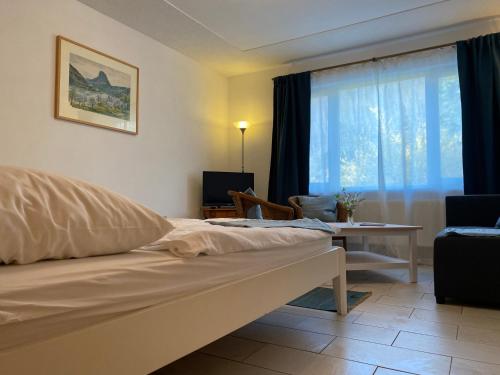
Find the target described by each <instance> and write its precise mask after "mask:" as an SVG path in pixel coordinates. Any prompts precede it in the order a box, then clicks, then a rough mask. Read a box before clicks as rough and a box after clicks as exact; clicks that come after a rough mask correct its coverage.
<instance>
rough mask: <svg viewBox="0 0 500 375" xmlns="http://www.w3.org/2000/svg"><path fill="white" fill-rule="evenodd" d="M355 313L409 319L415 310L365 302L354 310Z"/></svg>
mask: <svg viewBox="0 0 500 375" xmlns="http://www.w3.org/2000/svg"><path fill="white" fill-rule="evenodd" d="M354 311H363V312H369V313H372V314H377V315H384V316H390V317H402V318H408V317H409V316H410V314H411V313H412V311H413V309H412V308H409V307H400V306H390V305H383V304H380V303H373V302H363V303H362V304H361V305H359V306H356V307H355V308H354Z"/></svg>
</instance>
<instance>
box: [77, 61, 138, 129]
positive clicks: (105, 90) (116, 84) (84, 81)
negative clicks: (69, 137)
mask: <svg viewBox="0 0 500 375" xmlns="http://www.w3.org/2000/svg"><path fill="white" fill-rule="evenodd" d="M68 100H69V103H70V104H71V106H72V107H75V108H80V109H84V110H86V111H92V112H95V113H101V114H103V115H108V116H112V117H116V118H121V119H124V120H129V119H130V76H128V75H127V74H125V73H122V72H119V71H117V70H114V69H112V68H109V67H107V66H104V65H101V64H98V63H95V62H93V61H91V60H88V59H86V58H84V57H81V56H78V55H76V54H73V53H70V55H69V95H68Z"/></svg>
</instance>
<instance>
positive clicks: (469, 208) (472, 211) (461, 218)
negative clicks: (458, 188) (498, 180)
mask: <svg viewBox="0 0 500 375" xmlns="http://www.w3.org/2000/svg"><path fill="white" fill-rule="evenodd" d="M499 216H500V194H489V195H460V196H448V197H446V226H447V227H461V226H473V227H493V226H495V223H496V221H497V219H498V217H499Z"/></svg>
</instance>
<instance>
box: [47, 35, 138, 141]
mask: <svg viewBox="0 0 500 375" xmlns="http://www.w3.org/2000/svg"><path fill="white" fill-rule="evenodd" d="M56 70H57V71H56V75H57V82H56V111H55V112H56V113H55V115H56V118H58V119H63V120H69V121H74V122H78V123H82V124H86V125H93V126H98V127H102V128H107V129H112V130H118V131H122V132H126V133H131V134H137V102H138V98H137V91H138V78H139V77H138V74H139V72H138V68H137V67H135V66H133V65H130V64H127V63H125V62H123V61H121V60H118V59H116V58H114V57H111V56H108V55H106V54H103V53H102V52H98V51H96V50H94V49H91V48H89V47H86V46H83V45H82V44H79V43H76V42H73V41H70V40H69V39H66V38H64V37H61V36H59V37H58V38H57V69H56Z"/></svg>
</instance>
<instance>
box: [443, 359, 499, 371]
mask: <svg viewBox="0 0 500 375" xmlns="http://www.w3.org/2000/svg"><path fill="white" fill-rule="evenodd" d="M450 375H500V366H498V365H492V364H488V363H482V362H475V361H469V360H467V359H461V358H453V359H452V361H451V372H450Z"/></svg>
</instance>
